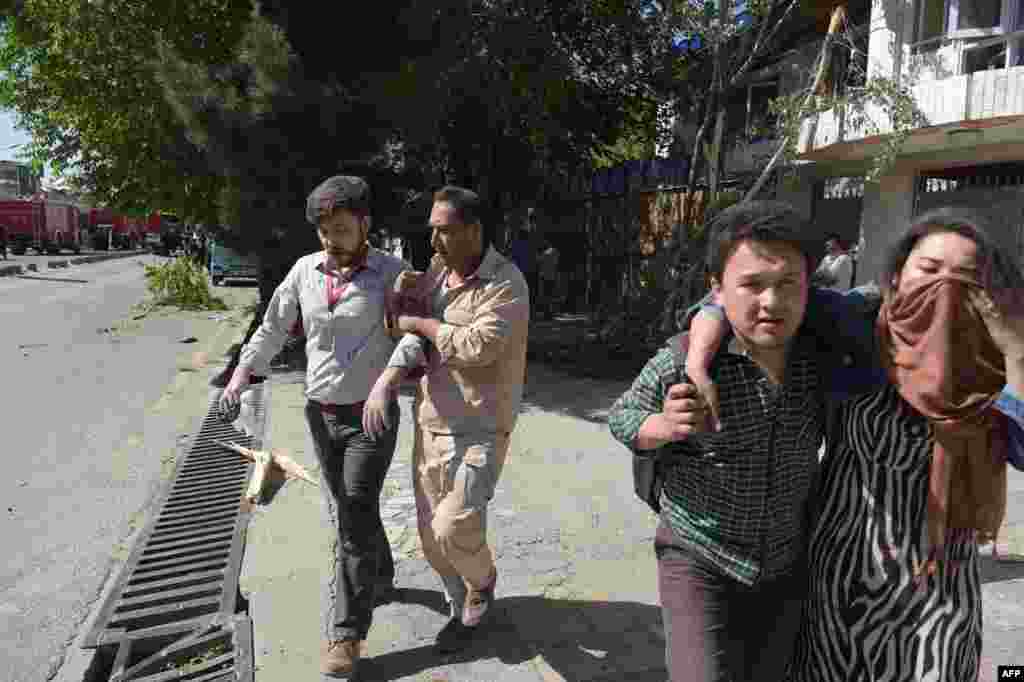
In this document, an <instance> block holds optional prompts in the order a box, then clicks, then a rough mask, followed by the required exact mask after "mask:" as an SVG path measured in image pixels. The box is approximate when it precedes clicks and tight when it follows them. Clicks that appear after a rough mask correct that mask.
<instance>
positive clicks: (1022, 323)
mask: <svg viewBox="0 0 1024 682" xmlns="http://www.w3.org/2000/svg"><path fill="white" fill-rule="evenodd" d="M970 296H971V303H973V304H974V308H975V309H976V310H977V311H978V313H979V314H980V315H981V319H982V320H983V321H984V322H985V327H986V328H987V329H988V333H989V335H990V336H991V337H992V341H993V342H994V343H995V344H996V347H997V348H999V350H1000V352H1001V353H1002V354H1003V357H1005V358H1006V362H1007V364H1008V365H1009V364H1010V363H1013V362H1017V363H1019V362H1024V315H1021V314H1019V313H1017V314H1014V315H1006V314H1005V313H1004V312H1003V311H1001V310H1000V309H999V306H997V305H996V303H995V301H993V300H992V297H991V296H989V295H988V293H987V292H985V291H983V290H980V289H979V290H974V289H972V290H971V294H970Z"/></svg>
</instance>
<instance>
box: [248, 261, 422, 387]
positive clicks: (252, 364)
mask: <svg viewBox="0 0 1024 682" xmlns="http://www.w3.org/2000/svg"><path fill="white" fill-rule="evenodd" d="M326 263H327V254H326V253H324V252H323V251H320V252H317V253H313V254H310V255H308V256H303V257H302V258H300V259H299V260H298V261H297V262H296V263H295V265H293V266H292V269H291V270H290V271H289V272H288V275H287V276H286V277H285V278H284V281H283V282H281V284H280V285H279V286H278V287H277V290H276V291H274V296H273V297H272V298H271V299H270V305H269V306H268V307H267V314H266V316H264V318H263V324H262V325H260V328H259V329H258V330H256V333H255V334H253V335H252V338H251V339H250V340H249V343H247V344H246V345H245V348H243V349H242V354H241V359H240V360H239V366H241V367H249V368H251V369H252V370H253V372H254V373H256V374H267V373H268V372H269V371H270V361H271V360H272V359H273V358H274V356H275V355H277V354H278V353H279V352H281V348H283V347H284V342H285V340H286V339H287V338H288V332H289V330H290V329H291V328H292V326H293V325H294V324H295V320H296V319H298V315H299V308H300V305H301V308H302V326H303V328H304V329H305V332H306V357H307V360H308V363H307V369H306V397H307V398H309V399H311V400H316V401H318V402H323V403H334V404H337V405H348V404H350V403H357V402H360V401H362V400H366V397H367V396H368V395H369V394H370V389H371V388H373V384H374V382H376V381H377V377H379V376H380V374H381V372H383V371H384V368H385V367H386V366H387V363H388V358H390V357H391V353H392V352H393V351H394V349H395V342H394V341H393V340H392V339H391V337H390V335H389V334H388V332H387V330H386V329H385V328H384V305H385V300H386V294H387V292H388V290H389V289H391V287H392V286H393V285H394V282H395V278H396V277H397V276H398V273H400V272H402V271H403V270H411V269H412V267H411V266H410V265H409V264H408V263H407V262H405V261H403V260H401V259H400V258H396V257H394V256H392V255H391V254H389V253H386V252H384V251H381V250H379V249H375V248H372V247H371V248H370V251H369V253H368V254H367V258H366V268H365V269H363V270H360V271H359V272H358V273H356V275H355V277H354V278H353V279H352V281H351V282H350V283H349V284H348V286H346V287H345V289H344V291H343V292H342V295H341V298H340V299H339V300H338V302H337V304H335V306H334V308H333V310H332V309H329V308H328V306H327V285H328V279H327V278H328V277H333V276H334V275H333V274H330V273H328V272H327V270H326Z"/></svg>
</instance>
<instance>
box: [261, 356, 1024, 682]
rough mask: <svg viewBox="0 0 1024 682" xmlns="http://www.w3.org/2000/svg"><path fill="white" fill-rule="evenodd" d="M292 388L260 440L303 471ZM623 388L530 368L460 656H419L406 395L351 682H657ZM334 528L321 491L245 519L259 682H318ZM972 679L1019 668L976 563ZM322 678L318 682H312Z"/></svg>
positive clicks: (999, 600)
mask: <svg viewBox="0 0 1024 682" xmlns="http://www.w3.org/2000/svg"><path fill="white" fill-rule="evenodd" d="M302 382H303V375H302V373H300V372H290V373H282V374H277V375H275V376H274V377H273V379H272V384H271V392H270V404H269V416H268V419H269V423H268V441H269V445H270V446H271V447H277V448H282V449H285V450H288V451H289V452H290V453H291V454H292V455H293V456H294V457H295V458H296V460H298V461H299V462H301V463H302V464H304V465H305V466H307V467H308V468H310V470H311V471H314V470H316V468H317V466H316V458H315V455H314V454H313V449H312V444H311V442H310V440H309V435H308V433H307V429H306V425H305V422H304V417H303V413H302V408H303V405H304V403H305V400H304V398H303V395H302V389H303V385H302ZM627 385H628V382H622V381H599V380H592V379H586V378H575V377H569V376H566V375H563V374H559V373H556V372H555V371H553V370H552V369H550V368H548V367H545V366H543V365H540V364H531V365H530V368H529V371H528V386H527V394H526V399H525V401H524V408H523V413H522V414H521V416H520V420H519V423H518V425H517V427H516V431H515V433H514V434H513V440H512V446H511V450H510V454H509V459H508V463H507V465H506V468H505V472H504V473H503V476H502V480H501V482H500V485H499V487H498V490H497V492H496V494H495V499H494V502H493V503H492V507H491V516H490V519H489V526H490V528H491V530H490V537H491V540H492V543H493V544H492V547H493V548H494V549H495V552H496V556H497V564H498V569H499V574H500V575H499V583H498V598H499V601H498V602H497V613H496V618H495V619H494V622H493V624H492V625H491V629H490V635H489V636H487V637H485V638H482V639H481V641H479V642H478V643H477V644H475V645H474V646H473V647H472V648H471V649H470V650H468V651H467V652H465V653H463V654H461V655H458V656H455V657H446V658H442V657H439V656H437V655H435V654H434V653H433V652H432V643H433V638H434V635H435V634H436V633H437V631H438V630H439V629H440V628H441V627H442V626H443V625H444V623H445V621H446V616H445V614H444V613H443V612H442V605H443V597H442V593H441V591H440V585H439V584H438V583H437V582H436V581H435V578H434V576H433V573H432V571H431V570H430V568H429V566H428V565H427V564H426V562H425V561H424V559H423V557H422V554H421V553H420V552H419V542H418V539H417V536H416V521H415V510H414V503H413V497H412V489H411V479H410V471H409V464H410V455H411V439H412V422H411V418H412V415H411V403H412V400H411V398H410V397H409V395H403V396H402V397H401V399H400V400H401V406H402V423H401V426H400V432H399V440H398V447H397V450H396V453H395V459H394V463H393V464H392V467H391V470H390V473H389V477H388V481H387V483H386V484H385V490H384V494H383V498H384V500H385V501H384V504H383V517H384V521H385V525H386V527H387V529H388V535H389V537H390V538H391V542H392V547H393V550H394V553H395V558H396V564H397V580H396V583H397V585H398V587H400V588H404V590H405V592H406V597H405V600H404V603H393V604H388V605H384V606H381V607H378V609H377V610H376V612H375V622H374V626H373V629H372V630H371V632H370V637H369V639H368V641H367V649H366V652H365V656H366V658H365V660H364V663H363V668H362V675H361V679H362V680H422V681H424V682H457V681H466V682H469V681H474V682H498V681H502V682H504V681H510V682H519V681H524V682H525V681H527V680H529V681H531V682H533V681H536V680H542V681H544V682H557V681H561V680H568V681H570V682H584V681H598V680H607V681H609V682H610V681H611V680H615V681H616V682H619V681H622V680H629V681H639V682H644V681H651V682H654V681H655V680H656V681H658V682H663V681H664V680H665V671H664V665H663V655H664V653H663V635H662V629H661V618H660V611H659V609H658V607H657V604H658V599H657V589H656V581H655V565H654V557H653V548H652V538H653V533H654V524H655V522H654V518H653V516H652V515H651V514H650V513H649V512H648V511H647V510H646V508H645V507H644V506H643V505H642V504H641V503H640V502H639V501H637V500H636V499H635V498H634V497H633V493H632V484H631V480H630V475H631V473H630V472H631V470H630V466H629V456H628V454H627V453H626V451H625V450H624V449H622V448H621V446H619V445H618V444H616V443H615V442H614V441H613V440H612V438H611V436H610V435H609V433H608V431H607V426H606V425H605V424H604V416H605V414H606V411H607V409H608V407H610V405H611V404H612V402H613V401H614V399H615V398H616V397H617V396H618V395H619V394H620V393H621V392H622V391H623V390H625V388H626V387H627ZM1009 488H1010V490H1009V508H1008V515H1007V521H1006V526H1005V527H1004V538H1003V539H1004V540H1005V541H1006V542H1007V545H1008V548H1009V550H1010V551H1011V552H1012V553H1015V554H1020V555H1024V474H1022V473H1020V472H1016V471H1011V473H1010V486H1009ZM331 532H332V531H331V528H330V525H329V522H328V521H327V517H326V513H325V511H324V508H323V506H322V505H321V501H320V497H319V491H318V489H316V488H313V487H312V486H309V485H307V484H305V483H302V482H298V481H296V482H290V483H288V484H287V485H286V486H285V488H284V489H282V490H281V491H280V492H279V493H278V494H277V496H276V497H275V499H274V501H273V502H272V504H270V505H268V506H266V507H262V508H260V509H259V510H258V512H257V513H256V514H255V516H254V521H253V523H252V525H251V526H250V531H249V535H248V546H247V551H246V558H245V562H244V566H243V573H242V580H241V587H242V590H243V592H244V593H246V596H247V597H248V598H249V599H250V600H251V605H252V606H251V615H252V616H253V620H254V628H255V643H254V644H255V657H256V666H257V673H256V679H257V682H259V681H263V682H277V681H279V680H287V679H318V670H319V645H320V640H321V636H322V633H323V627H322V624H321V613H322V611H323V609H322V601H321V595H322V590H323V585H324V582H323V581H324V580H325V579H326V577H327V576H328V575H329V572H330V561H331V559H330V544H329V541H330V533H331ZM982 575H983V579H984V581H985V586H984V598H985V606H984V610H985V611H984V612H985V642H984V651H983V661H982V666H981V680H982V681H983V682H988V681H989V680H994V679H995V672H996V668H995V666H996V665H998V664H1003V665H1005V664H1009V663H1014V664H1019V663H1024V564H994V563H993V562H992V561H991V560H990V559H989V558H987V557H986V558H985V559H983V563H982ZM325 679H326V678H325Z"/></svg>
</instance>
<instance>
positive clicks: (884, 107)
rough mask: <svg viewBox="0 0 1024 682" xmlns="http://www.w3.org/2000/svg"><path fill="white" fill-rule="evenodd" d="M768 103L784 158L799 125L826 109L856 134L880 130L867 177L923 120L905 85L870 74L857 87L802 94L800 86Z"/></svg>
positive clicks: (874, 175) (888, 162) (880, 171)
mask: <svg viewBox="0 0 1024 682" xmlns="http://www.w3.org/2000/svg"><path fill="white" fill-rule="evenodd" d="M771 108H772V111H774V112H775V114H776V115H777V117H778V126H777V129H778V136H779V138H780V139H782V138H786V139H787V140H788V143H787V145H786V149H785V151H784V153H783V160H784V161H789V160H792V159H793V158H795V157H796V156H797V155H798V154H799V149H798V147H797V145H798V141H799V138H800V130H801V127H802V126H803V125H804V124H805V123H806V122H808V121H810V120H812V119H813V118H814V117H815V116H819V115H821V114H825V113H827V112H832V111H835V112H837V113H838V115H840V116H843V117H844V118H845V122H846V126H847V129H851V130H857V131H860V132H859V135H863V136H865V137H867V136H873V135H879V136H881V137H882V140H881V143H880V144H879V145H878V151H877V152H876V153H875V154H874V155H873V156H872V157H871V160H870V164H869V166H868V168H867V172H866V173H865V179H866V180H867V181H868V182H875V181H877V180H878V178H879V177H881V176H882V175H885V174H886V172H888V170H889V169H890V168H891V167H892V165H893V163H895V161H896V158H897V157H898V156H899V154H900V151H901V149H902V148H903V146H904V144H905V143H906V140H907V138H908V137H909V136H910V134H911V133H912V132H913V131H914V129H916V128H920V127H922V126H926V125H928V121H927V119H926V117H925V116H924V114H923V113H922V112H921V109H920V107H919V106H918V105H917V101H916V100H915V99H914V95H913V93H912V92H911V91H910V88H909V87H907V86H906V85H902V84H899V83H897V82H896V81H894V80H892V79H891V78H886V77H884V76H874V77H872V78H871V79H870V80H868V81H867V82H866V83H865V85H864V86H863V87H861V88H857V89H851V90H848V91H847V92H845V93H843V94H841V95H814V96H808V92H807V91H806V90H803V91H799V92H795V93H791V94H789V95H786V96H783V97H779V98H776V99H775V100H773V101H772V103H771Z"/></svg>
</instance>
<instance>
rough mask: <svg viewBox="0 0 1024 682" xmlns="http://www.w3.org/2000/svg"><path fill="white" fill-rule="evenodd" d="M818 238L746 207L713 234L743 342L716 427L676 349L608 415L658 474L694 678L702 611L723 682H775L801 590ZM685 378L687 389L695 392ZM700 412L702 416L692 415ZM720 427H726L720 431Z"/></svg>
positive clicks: (727, 355)
mask: <svg viewBox="0 0 1024 682" xmlns="http://www.w3.org/2000/svg"><path fill="white" fill-rule="evenodd" d="M821 255H822V244H821V240H820V238H817V239H816V238H814V237H813V236H812V233H811V230H810V229H809V226H808V225H807V224H806V223H805V221H804V220H803V218H801V217H800V215H799V214H798V213H797V212H796V211H795V210H794V209H792V208H791V207H790V206H788V205H786V204H783V203H780V202H749V203H746V204H743V205H738V206H734V207H731V208H729V209H727V210H725V211H723V212H722V213H721V214H719V216H718V217H717V218H716V219H715V221H714V222H713V224H712V225H711V235H710V242H709V246H708V267H709V270H710V272H711V275H712V292H713V294H714V296H715V298H716V300H717V301H718V302H719V303H720V304H721V305H722V306H723V307H724V309H725V313H726V315H727V317H728V318H729V320H730V322H731V323H732V327H733V330H734V338H733V340H732V341H731V342H730V344H729V345H728V346H727V347H725V348H723V349H722V351H721V352H719V353H718V354H717V356H716V357H715V361H714V363H713V365H712V372H713V374H714V376H715V378H716V383H717V385H718V391H719V400H720V408H719V412H718V418H717V420H716V421H717V424H715V425H714V427H712V426H711V424H710V421H711V418H710V413H708V412H706V411H703V412H702V410H703V409H704V405H703V403H702V399H701V398H700V397H699V395H698V394H697V392H696V390H695V389H694V388H693V387H692V386H686V387H684V386H682V385H680V384H683V383H684V382H686V379H685V377H684V376H683V373H682V367H683V363H684V361H685V354H682V353H680V351H679V349H673V348H672V347H671V345H672V344H680V343H681V342H685V339H684V338H683V337H682V335H681V336H680V337H675V338H674V339H672V340H671V341H670V342H669V343H670V345H669V346H668V347H666V348H664V349H662V350H661V351H660V352H659V353H658V354H657V355H655V356H654V357H653V358H652V359H651V360H650V361H648V363H647V365H646V366H645V367H644V369H643V371H642V372H641V373H640V375H639V376H638V377H637V378H636V380H635V381H634V382H633V385H632V387H631V388H630V389H629V390H628V391H627V392H626V393H625V394H624V395H622V397H620V398H619V399H618V400H617V401H616V403H615V405H614V406H613V407H612V410H611V414H610V415H609V418H608V423H609V426H610V427H611V431H612V434H613V435H614V436H615V438H617V439H618V440H619V441H620V442H622V443H623V444H624V445H626V446H627V447H628V448H630V449H631V450H633V451H634V452H635V453H638V454H646V455H650V456H658V457H659V458H660V459H661V461H662V462H663V463H664V465H665V481H664V489H663V491H662V495H661V508H662V509H661V515H660V523H659V526H658V529H657V532H656V536H655V552H656V554H657V557H658V583H659V592H660V594H661V602H662V615H663V619H664V623H665V640H666V662H667V665H668V668H669V673H670V676H671V679H672V680H674V681H675V682H680V681H681V680H683V679H686V680H690V679H695V678H694V677H693V676H694V661H693V658H694V657H693V656H692V654H689V652H690V651H692V649H693V647H692V644H693V643H692V642H691V641H690V639H691V637H690V635H689V634H688V630H689V629H690V628H688V627H687V626H686V624H687V621H688V619H689V618H691V617H692V614H691V613H690V612H691V611H692V610H693V605H694V604H695V603H697V604H701V605H702V606H703V611H702V612H703V616H704V619H703V630H704V640H705V641H704V644H703V648H704V649H705V650H706V652H707V658H708V661H707V662H708V663H709V664H710V667H711V670H710V671H709V673H708V674H709V675H710V677H711V679H713V680H716V681H718V682H727V681H728V682H743V681H745V680H755V679H756V680H781V679H782V678H783V675H784V674H785V669H786V666H787V664H788V662H789V658H790V655H791V652H792V649H793V643H794V641H795V637H796V633H797V627H798V624H799V619H800V613H801V609H802V605H803V600H804V595H805V592H806V586H805V584H804V576H805V567H804V551H805V545H806V536H807V504H808V501H809V498H810V494H811V490H812V484H813V481H814V478H815V473H816V466H817V453H818V449H819V447H820V445H821V442H822V438H823V436H824V431H825V423H824V422H825V418H824V406H823V403H822V395H821V390H820V388H819V372H818V367H817V363H816V353H815V351H816V350H817V345H816V344H817V339H816V338H815V337H812V335H810V334H809V332H808V331H807V330H806V329H805V328H804V327H802V322H803V318H804V311H805V307H806V304H807V295H808V282H809V275H810V273H812V272H814V270H815V267H816V265H817V263H818V261H819V260H820V258H821ZM686 383H688V382H686ZM695 417H696V419H695ZM716 427H717V428H716Z"/></svg>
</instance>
